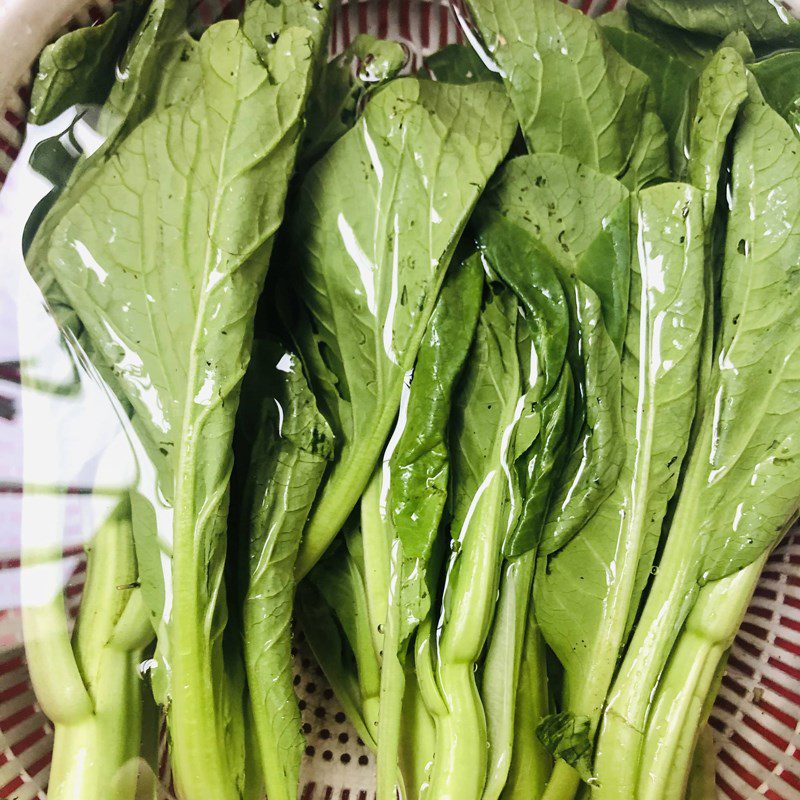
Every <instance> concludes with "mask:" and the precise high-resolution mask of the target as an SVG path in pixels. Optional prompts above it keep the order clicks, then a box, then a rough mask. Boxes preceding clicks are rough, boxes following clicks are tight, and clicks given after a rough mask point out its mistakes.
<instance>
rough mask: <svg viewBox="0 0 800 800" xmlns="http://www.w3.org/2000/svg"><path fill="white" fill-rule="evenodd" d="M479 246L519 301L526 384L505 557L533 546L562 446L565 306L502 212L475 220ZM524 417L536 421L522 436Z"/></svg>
mask: <svg viewBox="0 0 800 800" xmlns="http://www.w3.org/2000/svg"><path fill="white" fill-rule="evenodd" d="M476 223H477V227H478V241H479V244H480V248H481V253H482V255H483V257H484V259H485V261H486V262H487V263H488V265H489V266H490V267H491V269H492V270H493V271H494V272H496V273H497V274H498V275H499V276H500V277H501V278H502V279H503V281H504V282H505V283H506V284H507V285H508V286H509V287H510V288H511V289H512V290H513V291H514V293H515V294H516V295H517V297H518V299H519V302H520V303H521V305H522V307H523V308H524V311H525V314H524V317H525V324H524V326H520V330H521V331H524V338H523V339H521V340H520V338H519V337H518V344H517V349H518V352H519V358H520V369H521V371H522V374H523V376H525V378H524V382H525V383H527V387H526V393H525V396H524V398H523V402H524V403H525V408H524V409H522V416H520V421H519V426H518V430H517V434H516V436H515V443H514V452H515V454H516V462H515V471H516V478H517V483H518V486H519V494H520V510H519V518H518V521H517V523H516V525H515V527H514V528H513V529H512V531H510V534H509V536H508V537H507V538H506V541H505V543H504V545H503V551H504V554H505V555H506V556H516V555H521V554H522V553H524V552H526V551H529V550H531V549H534V548H535V547H536V546H537V545H538V543H539V537H540V536H541V529H542V525H543V523H544V520H545V518H546V515H547V511H548V508H549V505H550V499H551V494H552V489H553V482H554V479H557V478H558V477H559V474H560V470H561V468H562V467H563V464H564V460H565V457H566V455H567V452H568V447H569V444H568V442H569V437H568V434H569V415H570V414H571V413H572V410H573V400H574V398H573V389H574V385H573V380H572V373H571V371H570V369H569V366H568V365H567V364H566V363H565V359H566V357H567V348H568V343H569V325H570V318H569V305H568V302H567V298H566V296H565V294H564V289H563V287H562V285H561V282H560V280H559V279H558V276H557V270H558V267H557V266H556V264H555V262H554V260H553V259H552V258H551V257H550V256H549V254H548V253H547V252H546V251H545V250H544V249H543V248H542V247H541V246H540V245H539V243H538V241H537V240H536V239H535V238H534V237H533V236H531V235H530V233H528V232H527V231H526V230H524V229H523V228H521V227H519V226H518V225H516V224H515V223H513V222H511V221H509V220H508V219H506V218H505V217H502V216H497V217H491V218H487V219H484V220H481V219H480V216H479V218H478V220H477V221H476ZM526 417H530V418H531V420H535V428H534V429H533V430H532V431H530V433H529V435H528V441H524V439H523V436H522V426H523V424H524V420H525V419H526Z"/></svg>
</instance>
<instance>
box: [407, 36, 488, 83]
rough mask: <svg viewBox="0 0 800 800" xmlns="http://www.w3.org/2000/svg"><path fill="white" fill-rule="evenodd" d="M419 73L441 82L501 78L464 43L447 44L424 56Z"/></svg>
mask: <svg viewBox="0 0 800 800" xmlns="http://www.w3.org/2000/svg"><path fill="white" fill-rule="evenodd" d="M419 75H420V77H423V78H425V77H430V78H433V80H435V81H441V82H442V83H478V82H480V81H499V80H502V79H501V77H500V75H498V74H497V73H496V72H493V71H492V70H490V69H489V68H488V67H487V66H486V64H484V63H483V61H482V60H481V58H480V56H479V55H478V54H477V53H476V52H475V50H474V49H473V48H472V47H470V46H469V45H466V44H448V45H446V46H445V47H443V48H442V49H441V50H437V51H436V52H435V53H431V54H430V55H429V56H426V57H425V58H424V59H423V62H422V67H421V69H420V71H419Z"/></svg>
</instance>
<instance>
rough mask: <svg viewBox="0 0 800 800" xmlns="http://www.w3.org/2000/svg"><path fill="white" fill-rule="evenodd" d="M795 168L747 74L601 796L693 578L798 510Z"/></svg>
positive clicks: (732, 565)
mask: <svg viewBox="0 0 800 800" xmlns="http://www.w3.org/2000/svg"><path fill="white" fill-rule="evenodd" d="M798 176H800V155H798V144H797V138H796V136H795V135H794V132H793V131H792V130H791V128H790V127H789V125H788V124H787V123H786V122H785V120H783V119H782V118H781V117H780V115H779V114H777V112H775V111H774V110H773V109H772V108H770V107H769V106H768V105H767V104H766V103H765V102H764V101H763V99H762V98H761V96H760V93H759V92H758V89H757V87H756V85H755V81H754V80H752V79H751V81H750V97H749V99H748V101H747V102H746V103H745V104H744V105H743V107H742V110H741V112H740V114H739V120H738V125H737V129H736V134H735V137H734V143H733V165H732V172H731V188H730V209H731V210H730V217H729V220H728V227H727V237H726V243H725V255H724V262H723V269H722V276H721V297H720V319H721V323H720V331H719V335H718V338H717V343H716V348H715V354H714V359H713V365H714V366H713V371H712V373H711V378H710V381H709V386H708V389H707V391H706V393H705V397H704V398H702V400H703V409H702V426H701V429H700V430H699V431H698V433H697V437H696V439H695V441H694V444H693V447H692V451H691V454H690V458H689V461H688V467H687V469H686V471H685V475H684V476H683V478H682V482H681V483H682V485H681V489H680V493H679V495H678V501H677V505H676V507H675V510H674V514H673V516H672V520H671V524H670V527H669V532H668V535H667V541H666V545H665V547H664V551H663V555H662V556H661V560H660V562H659V568H658V573H657V575H656V576H655V578H654V580H653V582H652V585H651V586H650V589H649V593H648V597H647V602H646V603H645V605H644V608H643V611H642V613H641V616H640V617H639V619H638V621H637V626H636V629H635V631H634V633H633V636H632V638H631V643H630V645H629V648H628V652H627V654H626V657H625V660H624V661H623V663H622V667H621V669H620V671H619V673H618V676H617V678H616V681H615V684H614V688H613V689H612V694H611V698H612V699H611V703H610V705H609V706H608V710H607V712H606V715H605V722H604V728H603V732H602V733H601V737H600V741H599V744H600V747H601V751H600V755H601V758H600V760H599V761H598V764H599V766H600V768H601V771H602V774H601V773H600V772H599V773H598V777H599V778H600V779H601V780H603V775H608V776H613V777H612V779H611V780H612V783H613V785H615V786H618V787H619V792H620V794H618V795H614V794H608V795H606V794H605V793H604V795H603V796H604V797H606V796H609V797H614V796H619V797H622V796H625V797H627V796H629V795H627V794H624V793H625V792H628V791H629V790H630V787H631V786H633V782H634V780H635V774H636V767H637V765H636V763H632V764H630V765H625V768H624V770H620V767H619V765H618V764H614V763H613V759H614V756H613V755H612V753H615V752H619V750H618V748H619V747H620V746H623V747H625V748H629V749H630V752H632V753H636V752H638V747H639V746H640V745H641V736H642V734H641V731H643V730H644V723H645V721H646V718H647V714H648V709H649V707H650V703H651V699H652V693H653V691H654V689H655V687H656V685H657V682H658V680H659V676H660V675H661V673H662V670H663V669H664V666H665V664H666V663H667V660H668V658H669V654H670V652H671V651H672V648H673V645H674V643H675V640H676V638H677V636H678V634H679V631H680V630H681V628H682V626H683V623H684V621H685V620H686V618H687V616H688V615H689V613H690V612H691V611H692V607H693V605H694V604H695V601H696V599H697V597H698V591H699V587H700V585H701V584H703V583H705V582H707V581H714V580H719V579H722V578H725V577H726V576H728V575H733V574H734V573H737V571H740V570H742V569H743V568H746V567H748V566H749V565H752V564H753V563H754V562H756V561H757V560H758V559H759V558H760V557H762V556H763V554H764V553H765V552H766V551H768V550H769V549H770V548H772V546H773V545H774V544H775V542H777V541H778V540H779V538H780V536H781V535H782V533H783V532H784V530H785V529H786V527H787V526H788V525H789V524H790V523H791V521H792V520H793V519H794V518H795V516H796V514H797V510H798V500H797V498H798V497H799V496H800V454H799V453H798V435H797V430H796V420H797V418H798V417H797V415H798V411H800V390H798V387H800V382H798V378H800V374H798V364H800V360H798V357H797V350H798V346H800V322H798V319H799V318H798V314H797V304H796V287H797V284H798V264H800V229H798V217H799V216H800V196H799V195H798V190H797V187H798ZM632 761H633V760H632Z"/></svg>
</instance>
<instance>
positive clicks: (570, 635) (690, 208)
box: [534, 183, 704, 731]
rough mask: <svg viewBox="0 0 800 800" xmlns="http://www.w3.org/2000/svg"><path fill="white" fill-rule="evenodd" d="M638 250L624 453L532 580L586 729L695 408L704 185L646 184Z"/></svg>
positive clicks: (594, 716)
mask: <svg viewBox="0 0 800 800" xmlns="http://www.w3.org/2000/svg"><path fill="white" fill-rule="evenodd" d="M637 252H638V259H637V260H636V261H634V264H633V273H632V285H631V303H630V317H629V323H628V332H627V337H626V342H625V350H624V353H623V358H622V391H623V394H622V414H623V434H624V439H625V445H626V457H625V462H624V464H623V467H622V470H621V471H620V473H619V477H618V479H617V482H616V486H615V488H614V490H613V491H612V492H611V494H610V495H609V496H608V497H607V498H606V499H605V501H604V502H603V503H602V504H601V505H600V507H599V508H598V509H597V512H596V513H595V514H594V516H592V518H591V519H589V520H588V522H587V523H586V525H585V526H584V527H583V528H582V530H581V531H580V532H579V533H578V535H576V536H575V537H574V538H573V539H572V540H571V541H570V542H569V543H568V544H567V545H566V546H565V547H563V548H562V549H561V550H559V551H558V552H556V553H554V554H552V555H549V556H547V555H545V556H543V557H542V558H541V559H540V561H539V567H538V570H537V575H536V579H535V580H534V607H535V609H536V615H537V619H538V620H539V624H540V625H541V627H542V633H543V634H544V637H545V639H546V640H547V643H548V644H549V645H550V647H551V648H552V649H553V650H554V651H555V653H556V655H557V656H558V658H559V660H560V661H561V663H562V664H563V665H564V668H565V671H566V672H565V701H564V709H565V710H566V711H569V712H572V713H574V714H577V715H581V716H584V717H586V718H587V719H589V720H590V723H591V730H592V731H594V730H595V727H596V725H597V723H598V720H599V715H600V712H601V709H602V706H603V702H604V700H605V696H606V692H607V690H608V687H609V684H610V683H611V679H612V676H613V673H614V668H615V666H616V663H617V657H618V654H619V652H620V650H621V648H622V647H623V645H624V642H625V639H626V636H627V632H628V630H629V627H630V624H631V622H632V619H633V616H634V614H635V613H636V609H637V608H638V604H639V597H640V595H641V592H642V590H643V588H644V581H645V579H646V577H647V575H648V574H649V571H650V567H651V566H652V563H653V558H654V555H655V550H656V547H657V544H658V540H659V535H660V532H661V524H662V520H663V517H664V514H665V512H666V508H667V503H668V501H669V500H670V498H671V496H672V494H673V493H674V491H675V487H676V485H677V481H678V475H679V474H680V469H681V463H682V460H683V457H684V455H685V452H686V447H687V442H688V438H689V431H690V428H691V423H692V418H693V415H694V411H695V403H696V390H697V370H698V362H699V354H700V341H701V332H702V322H703V314H702V310H703V304H704V297H703V280H704V263H703V225H702V196H701V194H700V193H699V192H698V191H697V190H695V189H693V188H692V187H690V186H688V185H686V184H675V183H672V184H670V183H668V184H661V185H659V186H657V187H653V188H650V189H644V190H642V191H641V192H640V193H639V195H638V200H637ZM611 575H613V576H614V579H613V580H611V578H610V577H609V576H611Z"/></svg>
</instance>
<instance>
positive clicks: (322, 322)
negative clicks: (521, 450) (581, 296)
mask: <svg viewBox="0 0 800 800" xmlns="http://www.w3.org/2000/svg"><path fill="white" fill-rule="evenodd" d="M514 127H515V126H514V121H513V114H512V112H511V108H510V104H509V103H508V101H507V99H506V98H505V96H504V93H503V91H502V89H501V88H500V87H498V86H495V85H494V84H474V85H471V86H454V85H450V84H438V83H434V82H433V81H420V80H417V79H414V78H403V79H398V80H396V81H393V82H391V83H390V84H388V85H387V86H386V87H385V88H384V89H382V90H381V91H379V92H378V93H377V94H376V95H374V96H373V98H372V99H371V101H370V102H369V104H368V105H367V108H366V111H365V112H364V114H363V115H362V117H361V118H360V119H359V121H358V123H357V124H356V126H355V128H354V129H353V130H351V131H350V132H349V133H347V134H345V136H343V137H342V138H341V139H340V140H339V141H338V142H337V143H336V144H335V145H334V146H333V147H332V148H331V149H330V150H329V151H328V153H327V154H326V155H325V156H324V157H323V158H322V159H321V160H320V161H319V162H317V164H316V165H315V166H314V168H313V169H312V170H311V172H310V173H309V175H308V177H307V179H306V180H305V182H304V184H303V188H302V191H301V196H300V200H299V207H298V211H297V216H296V221H295V242H296V251H295V252H296V256H297V263H298V270H299V280H300V284H299V293H300V297H301V299H302V301H303V303H304V305H305V309H306V320H305V322H302V323H300V324H299V326H298V328H297V330H296V331H295V335H296V336H297V339H298V343H299V346H300V350H301V354H302V356H303V357H304V359H305V360H306V362H307V363H308V365H309V372H310V375H311V379H312V381H315V393H316V395H317V397H318V399H319V400H320V402H321V408H322V410H323V413H325V415H326V417H327V418H328V419H329V420H330V421H331V423H332V426H333V429H334V433H335V435H336V437H337V451H336V459H335V461H334V464H333V468H332V470H331V471H330V473H329V475H328V478H327V481H326V483H325V485H324V487H323V489H322V492H321V495H320V498H319V500H318V503H317V505H316V506H315V509H314V510H313V511H312V516H311V518H310V520H309V524H308V527H307V529H306V534H305V537H304V540H303V544H302V546H301V553H300V559H299V562H298V571H299V574H300V575H302V574H304V573H305V572H307V571H308V569H309V568H310V567H311V566H312V565H313V564H314V563H315V562H316V561H317V559H318V558H319V557H320V555H321V554H322V553H323V552H324V551H325V549H326V547H327V546H328V544H329V543H330V541H331V540H332V539H333V537H334V536H335V535H336V533H337V532H338V531H339V528H341V526H342V524H343V523H344V521H345V519H346V518H347V516H348V515H349V513H350V511H351V510H352V508H353V506H354V505H355V503H356V501H357V499H358V497H359V496H360V494H361V492H362V491H363V489H364V487H365V486H366V484H367V481H368V480H369V477H370V475H371V474H372V471H373V468H374V466H375V463H376V461H377V460H378V457H379V456H380V453H381V451H382V449H383V446H384V443H385V441H386V438H387V436H388V434H389V432H390V430H391V426H392V424H393V422H394V418H395V416H396V414H397V410H398V407H399V404H400V394H401V390H402V385H403V378H404V376H405V374H406V373H407V372H408V370H409V369H411V367H412V366H413V364H414V360H415V358H416V354H417V350H418V348H419V344H420V342H421V340H422V336H423V334H424V331H425V328H426V326H427V323H428V320H429V318H430V315H431V312H432V310H433V306H434V304H435V302H436V298H437V295H438V293H439V288H440V286H441V283H442V280H443V278H444V274H445V271H446V269H447V266H448V264H449V261H450V258H451V256H452V253H453V251H454V248H455V245H456V242H457V241H458V238H459V235H460V232H461V230H462V229H463V227H464V225H465V224H466V220H467V218H468V216H469V214H470V212H471V210H472V207H473V205H474V204H475V202H476V200H477V198H478V194H479V193H480V191H481V189H482V188H483V186H484V185H485V183H486V181H487V180H488V178H489V176H490V175H491V174H492V172H494V169H495V167H496V166H497V164H498V163H499V161H500V160H501V159H502V158H503V156H504V155H505V152H506V150H507V148H508V146H509V144H510V141H511V137H512V136H513V133H514ZM454 175H458V176H459V180H457V181H454V180H453V176H454Z"/></svg>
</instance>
